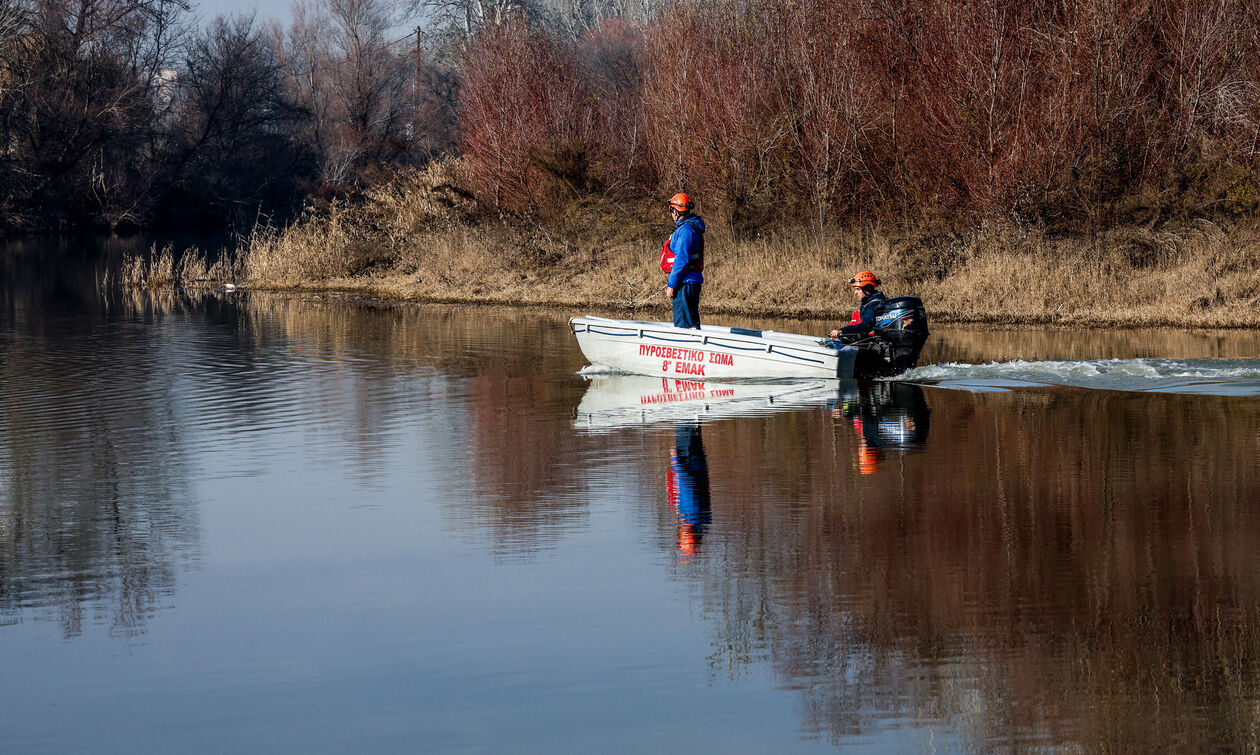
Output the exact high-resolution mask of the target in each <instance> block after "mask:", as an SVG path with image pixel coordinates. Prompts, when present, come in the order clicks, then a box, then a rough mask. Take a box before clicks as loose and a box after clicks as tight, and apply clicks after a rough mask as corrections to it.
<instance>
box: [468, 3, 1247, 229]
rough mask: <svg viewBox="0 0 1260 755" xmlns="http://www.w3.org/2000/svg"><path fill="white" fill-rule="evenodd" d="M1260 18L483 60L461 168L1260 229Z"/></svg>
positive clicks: (1159, 15)
mask: <svg viewBox="0 0 1260 755" xmlns="http://www.w3.org/2000/svg"><path fill="white" fill-rule="evenodd" d="M1253 6H1254V3H1252V2H1250V1H1249V0H1169V1H1167V2H1152V1H1151V0H1082V1H1081V2H1076V3H1066V4H1060V3H1027V2H1021V1H1020V0H978V1H977V2H971V1H970V0H928V1H927V2H909V1H908V0H791V1H789V0H717V1H715V2H706V3H692V2H677V3H675V4H673V5H671V6H668V7H667V8H665V9H664V10H662V11H661V13H660V14H659V15H658V17H657V19H656V20H655V21H652V22H649V23H645V24H631V23H629V22H626V21H619V22H616V24H615V25H610V26H605V27H602V28H601V29H598V30H597V31H596V32H593V33H589V34H587V35H586V36H584V37H582V38H580V39H577V40H575V41H574V40H568V39H565V38H563V37H562V36H561V35H559V34H554V33H549V32H546V31H542V30H539V29H530V28H526V27H525V26H524V25H520V24H509V25H507V26H503V27H499V28H498V29H494V30H488V31H486V32H484V33H483V34H482V35H481V37H480V38H479V39H478V40H477V41H476V43H475V44H474V45H473V48H472V49H473V53H472V54H470V55H469V57H468V63H467V66H466V69H465V71H464V87H463V90H462V92H461V96H460V123H461V128H462V144H463V148H464V151H465V155H466V156H467V158H468V164H469V166H470V170H471V171H472V174H473V176H474V177H475V180H476V186H477V188H478V190H479V191H481V192H483V196H485V197H486V198H487V199H491V200H493V201H494V202H496V203H498V204H500V205H502V206H505V207H507V208H509V209H514V210H521V209H527V208H529V207H531V206H539V205H540V204H541V203H542V202H544V201H553V200H554V199H555V196H556V193H557V191H560V193H568V194H570V195H572V196H578V195H581V194H582V193H583V192H592V191H593V192H606V191H608V190H609V188H610V187H613V188H615V189H616V190H617V191H633V192H638V193H641V194H643V195H659V194H666V193H669V192H672V191H675V190H677V189H685V190H688V191H693V192H695V193H697V194H698V195H700V197H701V198H702V201H703V202H704V203H705V210H706V211H707V212H709V213H711V214H712V213H715V212H716V213H718V214H719V215H722V216H724V219H725V220H726V221H728V223H729V225H730V227H732V228H733V229H734V230H735V231H736V232H737V233H738V232H739V231H740V230H742V229H748V228H750V227H758V226H760V225H761V224H762V223H763V221H764V220H765V218H766V216H767V214H768V213H771V212H772V213H774V214H775V215H776V216H779V217H782V216H783V215H784V214H785V213H786V214H788V215H793V214H794V215H796V217H797V219H798V220H807V219H808V220H809V221H810V222H811V223H814V224H816V225H817V226H818V228H819V230H820V231H822V230H825V229H826V227H827V226H829V225H832V224H835V223H837V222H843V221H859V220H860V221H862V222H866V221H868V220H871V219H874V220H877V221H878V220H884V221H901V222H905V221H915V220H918V221H937V220H945V221H956V220H964V219H969V220H973V221H974V220H977V219H984V218H999V219H1001V218H1004V219H1010V220H1018V221H1030V222H1049V223H1056V222H1059V221H1067V222H1071V223H1077V224H1080V223H1088V224H1090V225H1091V226H1096V225H1098V224H1100V223H1109V222H1117V221H1124V220H1151V219H1158V218H1160V217H1168V216H1171V215H1175V214H1205V213H1207V214H1220V213H1238V212H1252V211H1254V210H1255V209H1256V208H1257V204H1256V199H1255V196H1256V190H1255V189H1256V187H1255V181H1256V178H1257V175H1256V161H1255V158H1256V154H1255V150H1256V146H1257V143H1258V141H1260V121H1258V119H1260V106H1258V105H1257V102H1258V101H1260V64H1258V63H1257V60H1260V11H1257V10H1256V8H1255V7H1253Z"/></svg>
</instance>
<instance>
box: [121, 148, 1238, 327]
mask: <svg viewBox="0 0 1260 755" xmlns="http://www.w3.org/2000/svg"><path fill="white" fill-rule="evenodd" d="M455 171H456V168H455V167H454V166H453V165H452V164H450V163H440V164H435V165H433V166H430V167H429V168H428V169H426V170H423V171H421V170H412V171H405V172H403V173H400V174H399V175H398V176H397V177H395V179H394V180H392V181H389V182H387V183H385V184H383V185H381V186H378V187H377V188H376V189H374V190H373V191H372V192H370V193H369V194H368V195H367V196H366V197H364V198H363V199H362V200H361V201H358V202H354V203H342V204H335V205H333V206H332V207H331V208H330V209H329V210H327V211H325V212H323V213H320V214H308V215H306V216H304V217H302V218H301V219H299V220H298V221H297V222H295V223H294V224H292V225H290V226H288V227H285V228H274V227H269V226H260V227H259V228H257V229H255V231H254V233H253V234H252V235H251V236H250V237H248V238H247V239H246V240H245V241H244V242H243V243H242V244H241V246H240V247H239V248H238V249H237V251H236V253H235V254H232V255H228V256H227V257H224V258H222V259H219V260H217V261H215V262H214V263H212V264H211V263H208V262H207V261H206V258H205V256H204V255H203V254H201V253H200V252H199V251H197V250H195V249H194V250H188V251H185V252H184V253H182V254H176V253H175V252H174V250H172V249H170V248H169V247H167V248H166V249H162V250H153V251H152V252H151V253H150V255H149V258H148V259H147V260H146V259H138V258H137V259H132V260H129V261H128V262H127V264H126V266H125V267H124V270H123V275H122V278H123V281H124V283H125V284H126V285H129V286H181V285H182V286H190V285H192V286H197V285H215V284H219V283H224V282H234V283H236V284H238V285H242V286H248V287H252V288H258V289H268V290H301V291H342V292H348V293H355V294H359V295H367V296H372V297H378V298H385V299H401V300H417V301H441V302H461V303H474V302H478V303H494V304H522V305H542V306H555V307H564V308H582V309H598V310H601V311H626V312H636V313H638V314H639V315H640V316H649V317H661V318H663V317H667V316H668V315H667V312H668V309H669V306H668V305H669V303H668V301H667V300H666V299H665V297H664V293H663V288H664V283H665V280H664V275H663V274H662V273H661V271H660V270H659V268H658V267H657V256H658V255H657V252H658V250H659V248H660V243H661V242H662V241H663V240H664V238H665V237H666V235H667V234H668V233H669V231H670V227H671V226H670V223H669V222H668V219H667V218H664V217H662V218H661V220H660V222H659V223H655V224H653V223H651V222H648V223H644V221H643V220H642V215H641V214H640V215H638V216H636V215H634V214H633V213H629V214H627V215H624V217H627V218H628V220H626V221H625V222H624V227H623V226H622V225H621V224H620V221H618V220H617V219H616V217H615V216H614V214H613V213H611V212H610V211H609V210H608V208H594V209H588V210H586V211H585V213H583V212H578V213H577V214H576V215H575V216H574V217H570V218H562V219H558V220H556V219H553V220H551V221H548V222H546V223H544V222H541V221H537V222H536V221H532V220H531V219H529V218H521V217H503V216H498V215H491V214H488V213H486V212H485V211H484V210H482V209H479V207H478V205H477V203H476V202H475V201H474V200H473V199H471V198H470V197H469V195H467V194H466V193H465V192H462V191H461V190H460V189H458V188H457V186H458V181H457V178H458V176H457V175H455ZM661 215H663V213H661ZM636 218H637V219H636ZM626 228H630V229H632V230H631V231H629V232H627V230H626ZM860 269H871V270H875V271H876V272H877V273H878V274H879V275H880V276H881V277H882V279H883V281H884V288H885V290H886V291H887V292H889V293H890V294H892V295H902V294H913V295H917V296H920V297H922V298H923V299H924V301H925V303H926V304H927V306H928V309H929V312H930V314H931V316H932V318H933V320H934V321H937V322H991V323H1008V324H1032V323H1038V324H1064V325H1080V326H1099V325H1108V326H1187V327H1256V326H1260V306H1258V305H1260V225H1257V224H1255V223H1254V222H1253V221H1246V222H1237V223H1234V224H1231V225H1228V226H1225V227H1222V226H1220V225H1217V224H1214V223H1212V222H1210V221H1207V220H1193V221H1186V222H1179V223H1169V224H1165V225H1164V226H1161V227H1145V226H1143V227H1122V228H1113V229H1108V230H1105V231H1101V232H1096V233H1061V232H1051V231H1049V230H1047V229H1045V228H1038V227H1024V226H1019V225H1015V224H1007V225H997V226H991V227H987V228H980V229H973V230H970V231H967V232H946V233H924V232H898V231H880V230H870V229H864V230H861V231H857V230H846V229H828V231H827V236H826V238H825V240H824V239H820V236H819V232H818V229H817V228H791V227H789V228H784V229H776V230H773V231H770V232H768V233H766V234H765V235H763V236H761V237H760V238H753V239H736V238H733V237H732V236H731V234H729V233H728V232H727V231H726V230H725V229H724V228H722V227H721V226H720V225H718V224H714V226H713V227H712V230H711V232H710V234H709V237H708V254H707V260H706V269H705V277H706V284H705V288H704V293H703V298H702V301H701V308H702V310H703V311H704V312H707V313H709V314H711V315H716V314H722V315H766V316H787V317H811V318H836V319H845V318H847V315H848V313H849V312H850V311H851V310H852V309H853V301H852V296H851V294H850V292H849V289H848V286H847V281H848V279H849V277H850V276H851V275H852V274H853V273H854V272H855V271H857V270H860Z"/></svg>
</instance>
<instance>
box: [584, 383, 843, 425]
mask: <svg viewBox="0 0 1260 755" xmlns="http://www.w3.org/2000/svg"><path fill="white" fill-rule="evenodd" d="M848 384H849V385H856V384H855V383H852V382H849V383H848ZM841 386H842V383H841V381H839V380H835V379H831V380H798V381H792V382H780V383H717V382H703V381H699V380H682V379H679V378H666V377H647V376H645V375H618V374H608V375H593V376H591V383H590V387H589V388H587V389H586V394H585V395H584V396H582V401H581V402H580V403H579V404H578V408H577V416H576V417H575V418H574V420H573V424H574V427H576V428H578V429H581V430H595V431H598V430H609V429H613V428H618V427H627V426H630V425H647V424H655V423H677V422H693V421H698V420H714V419H730V418H733V417H741V416H758V415H766V414H772V413H774V412H780V411H788V410H794V409H803V408H806V407H811V406H824V407H825V406H827V405H829V404H831V403H834V402H835V401H836V400H837V399H838V397H839V396H840V391H841Z"/></svg>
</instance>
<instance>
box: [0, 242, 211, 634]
mask: <svg viewBox="0 0 1260 755" xmlns="http://www.w3.org/2000/svg"><path fill="white" fill-rule="evenodd" d="M94 253H96V251H95V250H88V251H86V252H85V254H94ZM34 256H37V255H34V253H33V252H32V254H31V255H28V254H25V253H24V252H23V250H22V249H21V248H18V249H16V250H10V253H9V254H6V255H0V280H3V281H4V285H0V338H3V339H4V342H3V348H0V616H4V617H7V621H9V622H17V621H20V620H21V619H22V616H23V614H24V613H26V612H30V614H31V615H32V616H34V617H37V618H47V619H50V620H54V621H57V622H58V623H59V624H60V625H61V627H62V631H63V633H64V634H65V635H66V636H67V637H70V636H75V635H78V634H79V633H80V632H81V631H82V630H83V627H84V623H85V621H86V620H88V619H89V617H94V620H95V621H99V622H101V623H103V624H106V625H107V626H108V627H109V628H110V631H111V632H112V633H114V634H118V635H124V636H129V635H134V634H136V633H139V632H141V631H142V630H143V625H144V622H145V620H146V619H147V618H148V617H149V616H150V615H151V614H152V613H153V612H154V611H155V610H157V608H158V606H159V605H160V604H161V603H162V601H163V599H164V597H165V596H169V595H170V594H171V592H172V591H173V590H174V585H175V564H176V563H177V562H179V561H180V560H181V559H188V558H193V557H195V556H196V550H197V543H198V540H199V535H198V527H199V525H198V518H197V513H196V508H195V506H194V505H193V502H192V500H191V499H192V494H191V491H190V490H189V489H188V486H187V482H186V480H187V468H186V467H187V462H186V459H187V453H186V450H185V448H184V447H183V444H182V442H181V433H180V431H179V419H178V417H177V416H176V413H175V410H174V407H173V404H172V402H171V401H170V400H169V398H168V396H169V391H170V387H171V383H172V373H171V370H170V369H169V368H168V366H169V361H170V358H171V354H170V351H169V349H170V347H171V344H169V343H166V342H163V341H162V340H160V339H153V338H150V337H149V335H148V334H147V333H143V332H139V331H137V330H136V329H128V328H120V327H111V325H110V323H109V322H108V320H106V319H104V317H103V316H102V315H103V313H102V312H101V310H102V308H103V306H104V302H102V301H101V298H100V295H99V291H98V289H97V287H96V283H97V281H96V280H95V278H94V276H93V271H94V268H93V267H91V266H86V265H66V266H57V265H40V264H38V260H37V259H35V258H34Z"/></svg>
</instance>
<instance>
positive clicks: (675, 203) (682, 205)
mask: <svg viewBox="0 0 1260 755" xmlns="http://www.w3.org/2000/svg"><path fill="white" fill-rule="evenodd" d="M669 206H670V207H672V208H674V209H675V210H678V211H679V212H691V211H692V210H693V209H695V206H696V203H695V202H693V201H691V197H689V196H687V195H686V194H683V193H682V192H678V193H677V194H675V195H674V196H672V197H670V198H669Z"/></svg>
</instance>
